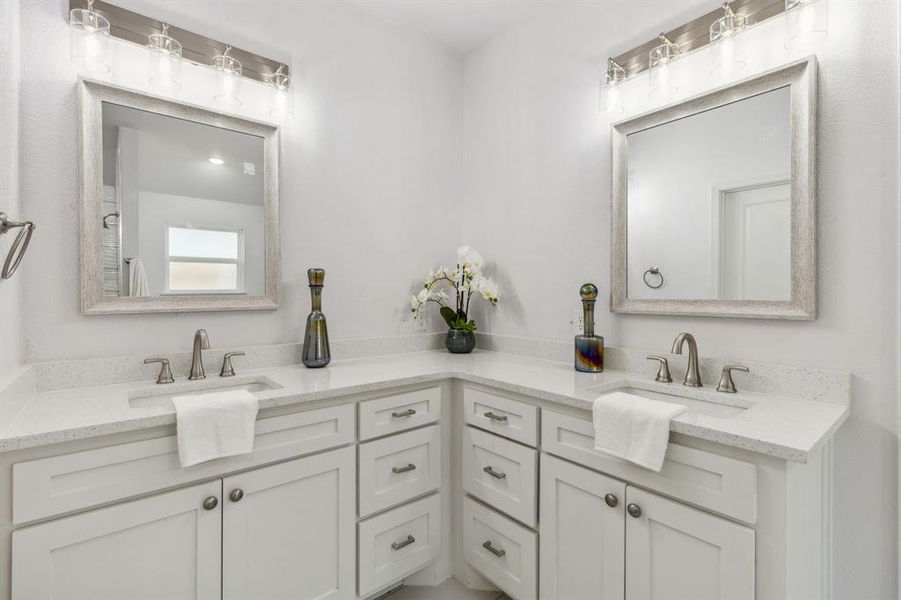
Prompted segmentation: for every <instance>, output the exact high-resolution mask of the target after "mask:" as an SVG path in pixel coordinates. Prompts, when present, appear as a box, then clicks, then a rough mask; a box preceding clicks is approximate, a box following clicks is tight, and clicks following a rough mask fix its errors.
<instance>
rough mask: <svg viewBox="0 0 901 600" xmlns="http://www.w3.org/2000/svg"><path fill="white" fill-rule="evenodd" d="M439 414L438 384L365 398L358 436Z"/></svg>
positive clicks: (410, 424) (425, 420) (391, 430)
mask: <svg viewBox="0 0 901 600" xmlns="http://www.w3.org/2000/svg"><path fill="white" fill-rule="evenodd" d="M440 416H441V388H440V387H439V386H435V387H430V388H426V389H424V390H415V391H412V392H406V393H403V394H394V395H392V396H386V397H384V398H376V399H375V400H367V401H365V402H361V403H360V439H361V440H368V439H371V438H374V437H379V436H381V435H387V434H389V433H397V432H398V431H404V430H406V429H411V428H413V427H418V426H420V425H425V424H427V423H434V422H435V421H437V420H438V419H439V418H440Z"/></svg>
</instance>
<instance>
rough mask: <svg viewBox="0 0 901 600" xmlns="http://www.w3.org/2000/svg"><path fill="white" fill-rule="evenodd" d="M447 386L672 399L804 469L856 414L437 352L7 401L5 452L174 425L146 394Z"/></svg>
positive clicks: (301, 398) (323, 395)
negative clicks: (230, 388)
mask: <svg viewBox="0 0 901 600" xmlns="http://www.w3.org/2000/svg"><path fill="white" fill-rule="evenodd" d="M448 378H456V379H459V380H463V381H470V382H474V383H480V384H485V385H489V386H493V387H496V388H500V389H504V390H508V391H511V392H516V393H520V394H525V395H528V396H532V397H535V398H539V399H541V400H545V401H548V402H552V403H558V404H565V405H568V406H571V407H575V408H579V409H585V410H590V409H591V406H592V401H593V400H594V399H595V398H597V397H598V396H599V395H600V394H602V393H604V392H605V391H610V390H614V389H618V388H622V387H630V388H635V389H638V390H645V391H648V392H658V393H665V394H671V395H672V397H671V398H669V400H670V401H672V402H675V403H680V402H682V403H683V404H685V405H686V406H687V407H688V410H687V411H686V412H684V413H683V414H681V415H680V416H678V417H676V418H675V419H674V420H673V422H672V424H671V430H672V431H674V432H677V433H680V434H684V435H688V436H692V437H696V438H701V439H705V440H710V441H713V442H717V443H720V444H724V445H726V446H733V447H736V448H743V449H745V450H750V451H752V452H757V453H761V454H766V455H769V456H774V457H777V458H781V459H785V460H790V461H795V462H805V461H806V460H807V457H808V454H809V453H810V452H811V451H813V450H814V449H815V448H816V447H817V446H818V445H819V444H821V443H822V442H823V441H824V440H826V439H827V438H828V437H829V436H831V435H832V434H833V433H834V432H835V430H836V429H838V427H839V426H840V425H841V424H842V423H843V422H844V421H845V419H846V418H847V416H848V412H849V408H848V406H847V405H840V404H831V403H824V402H816V401H812V400H803V399H798V398H792V397H786V396H775V395H771V394H758V393H742V392H739V393H737V394H723V393H719V392H716V391H715V389H714V387H704V388H688V387H685V386H683V385H681V384H680V383H679V382H678V381H677V382H675V383H669V384H663V383H657V382H656V381H654V379H653V377H650V376H645V375H638V374H635V373H626V372H622V371H611V370H608V371H605V372H604V373H597V374H587V373H578V372H576V371H575V370H573V368H572V366H571V365H569V364H566V363H560V362H552V361H545V360H539V359H535V358H529V357H524V356H517V355H512V354H502V353H497V352H483V351H476V352H474V353H473V354H469V355H453V354H449V353H447V352H444V351H429V352H415V353H409V354H396V355H390V356H381V357H377V358H364V359H355V360H338V361H333V362H332V363H331V364H330V365H329V366H328V367H327V368H325V369H307V368H305V367H304V366H303V365H296V366H287V367H274V368H266V369H258V370H254V371H245V372H242V373H240V374H239V375H238V376H237V377H235V378H229V379H223V378H220V377H218V376H216V375H212V376H209V377H208V378H207V379H206V380H203V381H184V380H181V381H178V382H176V383H174V384H170V385H165V386H157V385H156V384H154V383H153V382H152V381H148V382H140V383H127V384H119V385H109V386H103V387H89V388H76V389H69V390H60V391H53V392H43V393H36V394H28V395H20V396H12V397H9V398H5V399H4V400H3V401H2V402H0V453H3V452H11V451H15V450H19V449H23V448H31V447H36V446H44V445H49V444H55V443H60V442H66V441H70V440H78V439H86V438H92V437H98V436H102V435H108V434H113V433H121V432H128V431H137V430H141V429H148V428H152V427H159V426H165V425H174V424H175V411H174V408H172V406H171V403H165V402H156V403H154V402H153V401H149V402H142V401H136V400H135V399H134V398H135V397H136V396H141V395H147V394H155V393H165V394H169V395H180V394H191V393H203V392H204V391H211V390H210V388H211V387H214V386H221V385H239V384H245V383H248V384H249V383H254V382H259V381H265V382H268V383H270V384H271V385H276V386H278V387H277V389H268V390H265V391H260V392H254V393H255V394H256V396H257V397H258V398H259V401H260V409H261V410H265V409H268V408H273V407H279V406H289V405H299V404H302V403H309V402H315V401H319V400H324V399H328V398H335V397H339V396H347V395H350V394H356V393H360V392H372V391H378V390H382V389H388V388H392V387H397V386H400V385H410V384H419V383H428V382H431V381H439V380H442V379H448ZM151 398H152V397H151ZM130 399H131V400H130ZM148 399H150V398H145V399H144V400H148Z"/></svg>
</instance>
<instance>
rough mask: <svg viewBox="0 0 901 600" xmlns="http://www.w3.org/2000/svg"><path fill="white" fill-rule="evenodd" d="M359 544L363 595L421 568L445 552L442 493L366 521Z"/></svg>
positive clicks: (360, 532) (360, 531)
mask: <svg viewBox="0 0 901 600" xmlns="http://www.w3.org/2000/svg"><path fill="white" fill-rule="evenodd" d="M358 543H359V547H360V550H359V559H360V589H359V595H360V596H366V595H367V594H371V593H372V592H374V591H376V590H378V589H380V588H383V587H385V586H387V585H390V584H391V583H393V582H395V581H399V580H400V579H403V578H404V577H406V576H408V575H411V574H412V573H414V572H416V571H418V570H419V569H421V568H422V567H424V566H426V565H427V564H428V563H429V562H430V561H432V560H434V559H436V558H438V555H439V554H440V553H441V495H440V494H435V495H434V496H429V497H428V498H423V499H422V500H419V501H417V502H413V503H411V504H407V505H405V506H400V507H398V508H395V509H394V510H391V511H389V512H386V513H384V514H381V515H379V516H377V517H373V518H371V519H368V520H366V521H363V522H362V523H360V525H359V536H358Z"/></svg>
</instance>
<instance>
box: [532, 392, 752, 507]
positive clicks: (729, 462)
mask: <svg viewBox="0 0 901 600" xmlns="http://www.w3.org/2000/svg"><path fill="white" fill-rule="evenodd" d="M541 429H542V431H541V444H542V449H543V450H545V451H546V452H550V453H551V454H556V455H557V456H561V457H563V458H567V459H569V460H572V461H574V462H577V463H580V464H583V465H585V466H587V467H591V468H593V469H597V470H598V471H603V472H604V473H609V474H610V475H613V476H615V477H619V478H621V479H625V480H626V481H629V482H632V483H635V484H636V485H639V486H643V487H647V488H651V489H655V490H659V491H660V492H662V493H664V494H666V495H668V496H672V497H673V498H678V499H680V500H685V501H686V502H689V503H691V504H696V505H698V506H702V507H704V508H709V509H711V510H714V511H716V512H718V513H721V514H724V515H728V516H731V517H734V518H736V519H739V520H741V521H744V522H746V523H755V522H756V521H757V466H756V465H754V464H752V463H747V462H744V461H741V460H737V459H734V458H729V457H726V456H720V455H719V454H714V453H712V452H706V451H704V450H698V449H696V448H689V447H687V446H680V445H678V444H673V443H670V445H669V448H667V451H666V459H665V460H664V461H663V468H662V469H661V470H660V472H659V473H655V472H654V471H650V470H648V469H644V468H642V467H639V466H637V465H634V464H632V463H630V462H628V461H626V460H623V459H620V458H616V457H614V456H611V455H609V454H606V453H604V452H599V451H597V450H595V449H594V425H593V424H592V423H591V421H589V420H587V419H579V418H578V417H572V416H569V415H564V414H561V413H556V412H553V411H549V410H545V411H542V415H541Z"/></svg>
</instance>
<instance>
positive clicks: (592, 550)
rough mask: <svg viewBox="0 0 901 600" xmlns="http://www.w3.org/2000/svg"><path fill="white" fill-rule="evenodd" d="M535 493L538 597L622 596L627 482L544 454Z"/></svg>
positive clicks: (609, 599) (614, 599)
mask: <svg viewBox="0 0 901 600" xmlns="http://www.w3.org/2000/svg"><path fill="white" fill-rule="evenodd" d="M540 495H541V497H540V502H539V504H540V506H541V518H540V519H539V522H540V523H541V531H540V533H541V535H540V537H539V542H540V547H539V550H540V552H539V553H538V556H539V559H540V567H539V575H540V577H539V578H538V581H539V583H540V586H541V593H540V594H539V596H540V598H541V599H542V600H555V599H556V600H622V598H623V596H624V594H625V589H624V583H625V582H624V576H625V568H626V564H625V561H626V557H625V543H626V532H625V522H624V520H623V519H624V515H625V497H626V484H625V483H623V482H622V481H617V480H616V479H611V478H610V477H606V476H604V475H601V474H600V473H595V472H594V471H589V470H588V469H585V468H583V467H579V466H576V465H574V464H571V463H568V462H565V461H562V460H560V459H558V458H554V457H553V456H548V455H547V454H543V455H542V456H541V494H540ZM608 495H609V496H608ZM608 502H609V504H608ZM610 504H612V505H613V506H610Z"/></svg>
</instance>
